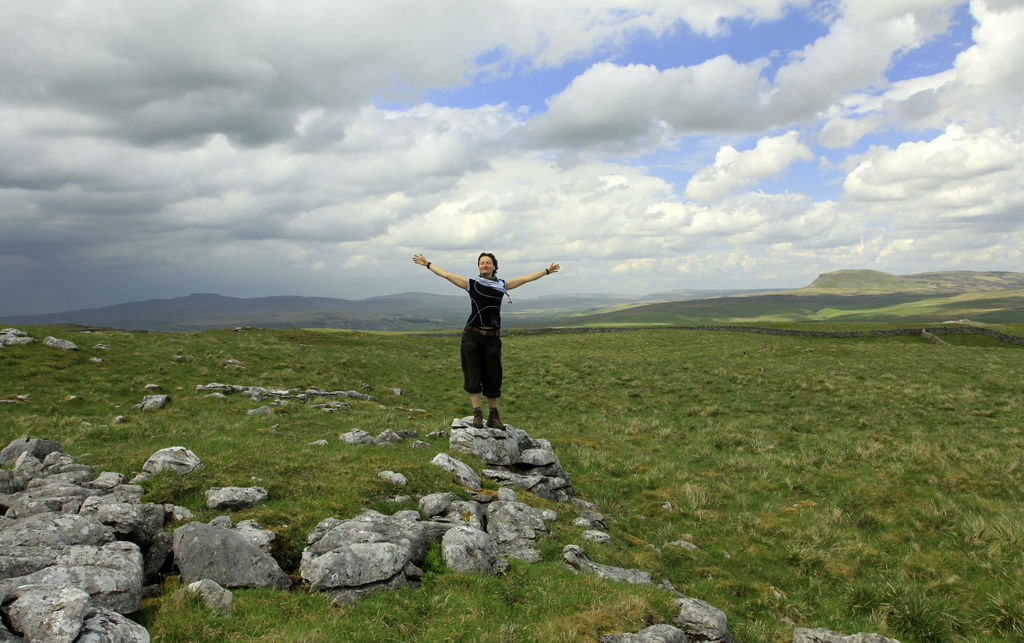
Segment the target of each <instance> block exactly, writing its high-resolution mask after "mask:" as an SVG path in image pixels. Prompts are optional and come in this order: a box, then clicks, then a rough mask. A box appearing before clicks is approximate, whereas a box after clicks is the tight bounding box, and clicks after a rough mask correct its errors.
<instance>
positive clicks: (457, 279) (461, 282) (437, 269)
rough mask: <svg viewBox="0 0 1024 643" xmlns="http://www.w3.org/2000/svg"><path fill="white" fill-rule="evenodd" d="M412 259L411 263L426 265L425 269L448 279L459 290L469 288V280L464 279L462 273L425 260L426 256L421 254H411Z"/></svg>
mask: <svg viewBox="0 0 1024 643" xmlns="http://www.w3.org/2000/svg"><path fill="white" fill-rule="evenodd" d="M412 261H413V263H415V264H417V265H420V266H426V268H427V270H429V271H430V272H432V273H434V274H435V275H437V276H438V277H444V278H445V279H447V280H448V281H450V282H452V283H453V284H455V285H456V286H457V287H458V288H460V289H461V290H466V289H468V288H469V280H468V279H466V278H465V277H463V276H462V275H455V274H452V273H450V272H448V271H447V270H445V269H444V268H442V267H441V266H438V265H437V264H433V263H430V262H429V261H427V258H426V257H424V256H423V255H422V254H419V255H413V256H412Z"/></svg>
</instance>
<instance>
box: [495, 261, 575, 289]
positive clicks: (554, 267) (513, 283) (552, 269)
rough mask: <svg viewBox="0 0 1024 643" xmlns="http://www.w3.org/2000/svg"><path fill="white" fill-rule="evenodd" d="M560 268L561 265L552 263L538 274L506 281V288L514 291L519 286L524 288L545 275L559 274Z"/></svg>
mask: <svg viewBox="0 0 1024 643" xmlns="http://www.w3.org/2000/svg"><path fill="white" fill-rule="evenodd" d="M559 268H561V266H560V265H558V264H557V263H552V264H551V265H550V266H548V267H547V268H545V269H544V270H538V271H537V272H531V273H530V274H528V275H523V276H522V277H514V278H512V279H508V280H506V281H505V288H507V289H508V290H512V289H513V288H518V287H519V286H522V285H523V284H526V283H529V282H531V281H537V280H538V279H540V278H541V277H543V276H545V275H551V274H554V273H556V272H558V270H559Z"/></svg>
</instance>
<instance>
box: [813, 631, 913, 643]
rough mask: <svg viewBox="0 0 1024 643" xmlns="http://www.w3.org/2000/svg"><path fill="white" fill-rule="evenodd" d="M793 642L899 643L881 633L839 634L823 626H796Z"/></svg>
mask: <svg viewBox="0 0 1024 643" xmlns="http://www.w3.org/2000/svg"><path fill="white" fill-rule="evenodd" d="M793 643H900V642H899V641H898V640H896V639H891V638H889V637H887V636H882V635H881V634H872V633H867V632H858V633H857V634H841V633H839V632H833V631H832V630H827V629H824V628H814V629H810V628H806V627H798V628H796V629H794V630H793Z"/></svg>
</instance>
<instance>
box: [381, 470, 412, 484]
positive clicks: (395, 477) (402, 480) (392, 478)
mask: <svg viewBox="0 0 1024 643" xmlns="http://www.w3.org/2000/svg"><path fill="white" fill-rule="evenodd" d="M377 477H378V478H380V479H381V480H386V481H387V482H390V483H391V484H395V485H398V486H399V487H404V486H406V485H407V484H409V480H408V479H407V478H406V477H405V476H404V475H402V474H401V473H397V472H395V471H380V472H378V473H377Z"/></svg>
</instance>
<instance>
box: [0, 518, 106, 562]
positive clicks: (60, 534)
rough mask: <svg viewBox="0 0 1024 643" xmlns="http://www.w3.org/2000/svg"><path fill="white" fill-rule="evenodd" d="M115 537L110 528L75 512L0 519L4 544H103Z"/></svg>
mask: <svg viewBox="0 0 1024 643" xmlns="http://www.w3.org/2000/svg"><path fill="white" fill-rule="evenodd" d="M112 540H114V534H113V531H112V530H111V529H110V527H107V526H106V525H104V524H102V523H101V522H99V521H98V520H95V519H93V518H90V517H88V516H81V515H78V514H63V513H58V512H48V513H38V514H33V515H31V516H27V517H25V518H22V519H20V520H0V542H3V544H4V547H5V549H4V550H0V557H2V556H4V555H5V554H6V553H7V552H8V551H9V550H7V549H6V548H7V547H22V546H34V547H59V546H62V545H105V544H106V543H109V542H110V541H112Z"/></svg>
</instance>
